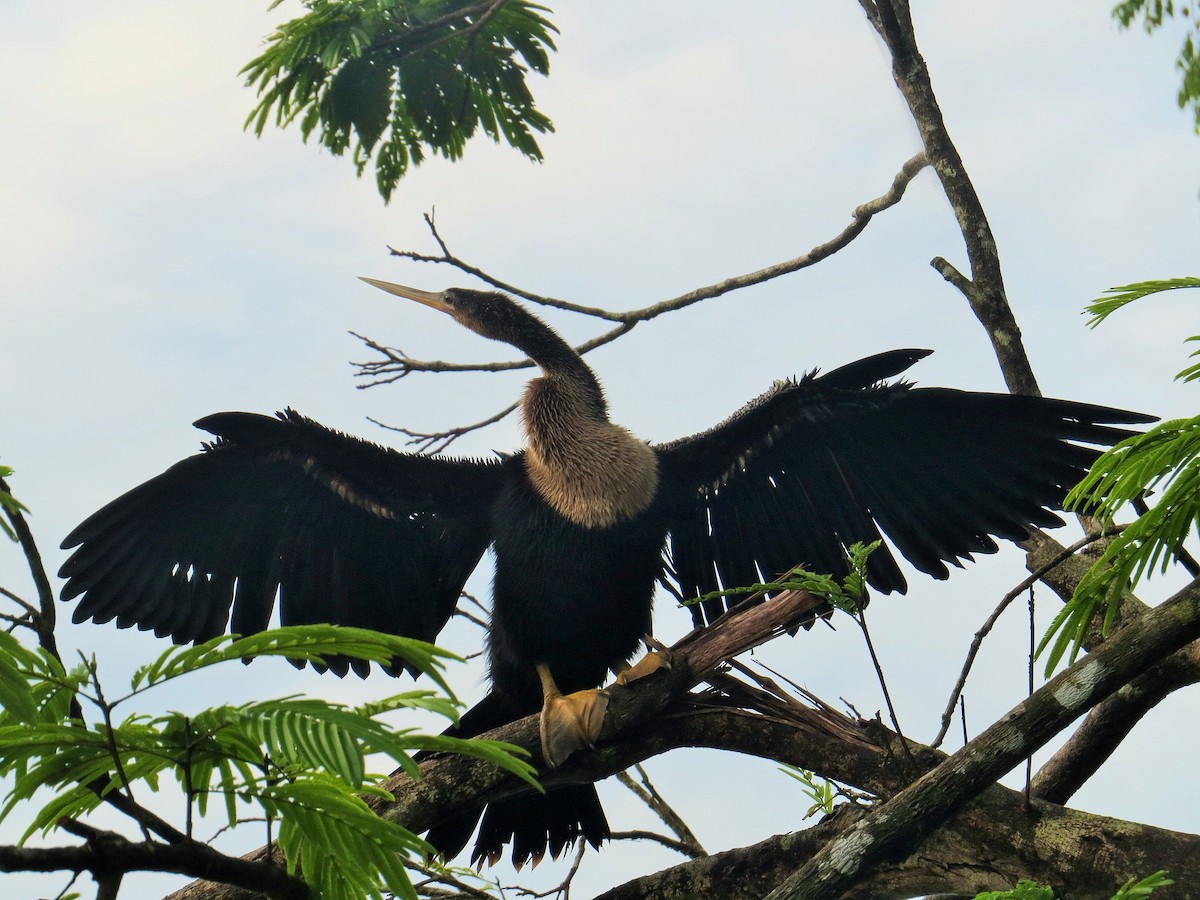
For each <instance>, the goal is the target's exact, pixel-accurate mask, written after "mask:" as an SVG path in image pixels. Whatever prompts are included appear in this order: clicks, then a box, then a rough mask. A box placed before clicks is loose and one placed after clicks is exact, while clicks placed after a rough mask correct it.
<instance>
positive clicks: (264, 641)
mask: <svg viewBox="0 0 1200 900" xmlns="http://www.w3.org/2000/svg"><path fill="white" fill-rule="evenodd" d="M338 655H341V656H350V657H353V658H355V659H364V660H368V661H370V662H376V663H379V664H380V665H382V666H391V665H393V664H395V662H396V661H398V660H399V661H402V662H404V663H405V664H407V665H410V666H412V667H413V668H415V669H417V670H418V671H420V672H422V673H424V674H425V675H428V676H429V677H430V678H431V679H433V681H434V682H435V683H436V684H437V685H438V687H440V688H441V689H442V690H443V691H445V692H446V693H447V694H449V695H450V696H451V697H453V692H452V691H451V690H450V685H449V684H448V683H447V682H446V680H445V678H444V677H443V676H442V673H441V669H442V666H443V663H442V661H443V660H447V659H459V657H458V656H456V655H455V654H453V653H451V652H450V651H448V650H442V649H441V648H439V647H435V646H434V645H433V644H429V643H426V642H425V641H418V640H415V639H413V638H405V637H398V636H396V635H391V634H384V633H382V632H377V631H369V630H367V629H365V628H348V627H346V626H342V625H289V626H287V627H285V628H274V629H271V630H269V631H263V632H259V633H258V634H253V635H249V636H248V637H241V636H239V635H228V634H226V635H221V636H219V637H215V638H213V639H212V640H210V641H205V642H204V643H202V644H196V645H195V646H175V647H171V648H170V649H168V650H166V651H164V652H163V653H162V655H160V656H159V657H158V659H156V660H155V661H154V662H152V663H150V664H149V665H146V666H142V667H141V668H140V669H138V670H137V672H136V673H134V676H133V679H132V681H131V686H132V688H133V689H134V690H135V691H136V690H142V689H144V688H146V687H151V686H153V685H156V684H160V683H162V682H164V681H167V680H169V679H172V678H177V677H179V676H180V675H186V674H188V673H190V672H195V671H198V670H200V669H203V668H206V667H207V666H212V665H216V664H218V663H223V662H229V661H231V660H243V659H250V658H253V657H256V656H283V657H286V658H288V659H293V660H305V661H307V662H313V663H320V662H322V661H324V660H325V659H326V658H327V657H332V656H338Z"/></svg>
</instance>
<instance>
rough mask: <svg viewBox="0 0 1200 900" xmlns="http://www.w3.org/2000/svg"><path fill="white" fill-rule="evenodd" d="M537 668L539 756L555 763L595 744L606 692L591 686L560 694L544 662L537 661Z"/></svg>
mask: <svg viewBox="0 0 1200 900" xmlns="http://www.w3.org/2000/svg"><path fill="white" fill-rule="evenodd" d="M537 670H538V675H539V676H540V677H541V679H542V696H543V703H542V715H541V722H540V728H541V737H542V756H544V757H545V758H546V762H547V763H549V764H550V766H552V767H557V766H560V765H562V764H563V763H564V762H565V761H566V759H567V757H568V756H570V755H571V754H572V753H574V752H575V751H576V750H580V749H582V748H584V747H592V746H594V745H595V743H596V741H597V739H599V737H600V727H601V726H602V725H603V724H604V713H605V711H606V710H607V709H608V693H607V692H606V691H604V690H603V689H601V688H591V689H590V690H586V691H576V692H575V693H573V694H565V695H564V694H563V693H562V692H561V691H559V689H558V686H557V685H556V684H555V683H554V678H553V676H551V674H550V668H549V667H548V666H546V665H544V664H542V665H539V666H538V667H537Z"/></svg>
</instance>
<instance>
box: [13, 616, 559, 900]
mask: <svg viewBox="0 0 1200 900" xmlns="http://www.w3.org/2000/svg"><path fill="white" fill-rule="evenodd" d="M334 654H342V655H349V656H354V657H357V658H360V659H369V660H373V661H376V662H380V663H384V664H389V663H391V662H393V661H394V660H396V659H402V660H404V661H405V662H406V663H408V664H410V665H412V666H415V667H416V668H418V669H420V670H422V671H424V672H426V673H428V674H430V675H431V676H433V677H434V678H435V680H436V681H437V682H438V683H439V684H441V685H444V681H442V679H441V675H440V673H439V672H438V667H439V666H440V664H441V660H442V659H443V658H445V657H448V656H450V654H448V653H446V652H445V651H441V650H438V649H437V648H435V647H432V646H431V645H427V644H422V643H421V642H419V641H410V640H407V639H404V638H397V637H394V636H392V635H386V634H376V633H374V632H369V631H364V630H361V629H346V628H337V627H334V626H320V625H318V626H310V625H306V626H294V627H289V628H280V629H276V630H274V631H268V632H264V633H262V634H258V635H254V636H253V637H250V638H239V637H234V636H224V637H221V638H218V639H215V640H213V641H209V642H207V643H205V644H202V645H199V646H197V647H172V648H171V649H169V650H167V651H166V652H164V653H163V654H161V655H160V656H159V658H158V659H156V660H155V661H154V662H153V663H151V664H149V665H147V666H144V667H142V668H141V669H139V670H138V671H137V672H136V673H135V674H134V676H133V678H132V681H131V684H130V691H129V692H128V693H127V694H125V695H124V696H122V697H120V698H118V699H116V700H107V699H105V695H104V693H103V691H102V690H101V689H100V681H99V676H98V674H97V670H96V665H95V663H94V662H90V661H84V663H83V664H81V665H80V666H79V667H77V669H76V670H74V671H72V672H66V671H65V670H64V669H63V667H62V665H61V664H59V663H58V661H57V660H56V659H54V658H53V657H52V656H50V655H48V654H46V653H44V652H43V651H40V650H31V649H29V648H27V647H24V646H23V645H21V644H20V643H19V642H18V641H17V640H16V639H15V638H14V637H12V636H11V635H8V634H4V633H0V701H2V702H3V710H2V711H0V775H3V776H7V777H8V778H10V779H11V781H12V784H13V787H12V790H11V791H10V792H9V795H8V798H7V801H6V803H5V805H4V807H3V809H0V820H2V819H4V818H5V817H7V816H9V815H10V814H11V813H12V812H13V811H14V809H16V808H17V807H18V806H19V805H21V804H23V803H25V802H34V801H38V802H40V801H41V800H42V798H43V797H44V796H45V791H44V789H49V792H50V794H51V799H50V800H49V802H43V804H42V805H41V806H40V807H39V808H37V809H36V810H35V811H34V813H33V814H32V816H31V819H30V824H29V826H28V828H27V829H26V832H25V835H24V837H23V838H22V840H25V839H27V838H28V837H30V836H31V835H33V834H35V833H38V832H42V833H46V832H49V831H52V830H54V829H55V828H56V827H57V826H58V823H59V822H60V820H61V819H62V818H63V817H69V818H71V819H81V818H84V817H86V816H87V815H88V814H89V813H90V812H92V811H93V810H94V809H95V808H96V807H97V806H99V805H100V803H102V802H103V800H104V797H105V796H107V795H108V794H109V793H111V792H113V791H120V792H122V793H123V794H125V795H126V796H127V797H128V798H129V799H131V800H134V801H135V802H136V795H135V792H136V791H140V790H145V789H149V790H152V791H157V790H158V789H159V788H160V783H161V782H162V781H163V779H167V780H168V781H173V782H175V783H176V784H177V785H178V786H179V788H180V789H181V791H182V794H183V797H184V803H185V811H186V820H187V823H188V824H187V832H188V834H189V836H190V833H191V823H192V821H193V814H194V813H199V814H200V815H205V814H207V813H209V812H210V806H211V805H212V804H211V801H213V800H216V809H217V810H223V812H224V819H225V821H226V822H227V824H228V825H229V826H231V827H232V826H235V825H238V824H239V823H240V822H241V821H242V820H243V819H244V818H245V817H246V816H247V814H248V812H249V811H250V810H254V809H257V812H256V813H254V815H255V816H257V817H258V818H261V817H262V816H264V815H265V816H266V818H267V819H268V820H269V821H270V822H271V823H272V825H273V826H274V825H275V824H277V825H278V840H279V844H280V847H281V848H282V850H283V851H284V853H285V855H286V858H287V863H288V867H289V870H290V871H295V870H296V869H297V867H302V870H303V877H304V879H305V880H306V881H307V882H308V884H309V885H310V886H311V887H312V888H313V890H314V893H315V894H316V895H318V896H321V897H322V898H335V900H343V898H344V900H359V898H363V897H378V898H382V897H384V896H385V892H387V893H391V894H394V895H396V896H401V897H412V898H415V897H416V893H415V891H414V889H413V887H412V884H411V882H410V881H409V878H408V875H407V873H406V870H405V867H404V863H405V861H406V860H407V859H409V858H410V857H411V856H414V855H423V854H426V853H428V852H430V850H431V848H430V847H429V846H428V845H427V844H426V843H425V842H424V841H423V840H421V839H420V838H419V837H417V836H416V835H415V834H413V833H412V832H410V831H408V830H407V829H405V828H402V827H401V826H399V825H396V824H395V823H392V822H388V821H385V820H383V819H380V818H379V817H378V816H376V815H375V813H374V812H372V811H371V810H370V808H369V807H368V806H367V805H366V803H365V802H364V800H363V796H364V795H372V794H375V795H385V796H386V792H384V791H381V790H380V789H378V788H377V787H375V786H374V784H375V782H377V781H378V780H379V779H380V776H379V775H373V774H371V773H370V772H369V771H368V768H367V760H368V757H369V756H371V755H372V754H382V755H384V756H386V757H387V758H388V759H389V760H390V762H391V763H393V764H394V765H399V766H400V767H402V768H403V769H404V770H405V771H406V772H408V773H409V774H411V775H414V776H416V775H418V774H419V771H418V769H417V766H416V764H415V762H414V761H413V759H412V753H413V752H415V751H418V750H443V751H451V752H460V753H466V754H469V755H472V756H475V757H478V758H481V759H485V760H488V761H490V762H492V763H494V764H496V765H498V766H501V767H502V768H504V769H506V770H508V771H510V772H513V773H515V774H516V775H518V776H520V777H521V778H524V779H525V780H527V781H529V782H530V783H531V784H534V785H535V786H536V782H535V781H534V780H533V771H534V770H533V769H532V767H531V766H530V765H529V764H528V763H526V762H525V761H523V760H522V759H519V758H518V757H517V756H515V755H514V751H516V752H518V753H519V752H520V751H519V750H517V748H514V747H511V746H508V745H503V744H499V743H496V742H492V741H483V740H463V739H459V738H449V737H444V736H435V735H426V734H421V733H418V732H416V731H414V730H412V729H400V728H396V727H394V726H392V725H390V724H388V723H387V722H385V721H382V717H384V716H386V715H387V714H389V713H392V712H394V711H397V710H407V709H422V710H431V711H433V712H436V713H438V714H440V715H442V716H445V717H446V718H450V719H454V718H456V717H457V702H456V701H455V700H454V699H453V696H452V695H448V693H439V692H434V691H428V690H414V691H408V692H405V693H400V694H396V695H394V696H392V697H389V698H386V699H384V700H378V701H374V702H372V703H369V704H366V705H363V706H359V707H349V706H344V705H341V704H337V703H329V702H326V701H323V700H316V699H312V698H307V697H284V698H281V699H276V700H266V701H257V702H253V703H247V704H243V705H238V706H235V705H223V706H217V707H214V708H211V709H205V710H201V711H199V712H196V713H193V714H187V713H183V712H169V713H167V714H165V715H160V716H156V717H153V718H151V717H148V716H146V715H143V714H140V713H136V712H135V713H132V714H130V715H128V716H126V717H125V718H124V719H121V720H118V718H117V716H116V715H115V713H116V712H117V710H118V708H120V707H122V706H124V705H125V704H127V703H128V702H130V701H131V700H133V699H134V698H136V697H139V696H140V695H141V694H142V693H144V692H145V691H147V690H152V689H153V688H154V687H156V686H158V685H161V684H164V683H166V682H167V681H170V680H172V679H175V678H179V677H184V676H187V675H191V674H193V673H195V672H197V671H199V670H202V669H205V668H207V667H208V666H211V665H215V664H217V663H226V662H231V661H240V660H242V659H245V658H247V657H251V656H264V655H281V656H287V657H290V658H302V659H306V660H311V661H314V662H320V660H321V659H322V658H323V657H327V656H330V655H334ZM73 696H78V697H79V698H80V700H81V701H83V702H84V703H86V704H88V706H89V707H90V708H91V709H93V710H96V711H98V712H99V717H98V718H99V721H97V722H96V723H94V724H90V723H88V722H86V721H82V720H80V719H78V718H72V717H71V714H70V702H71V698H72V697H73ZM394 765H391V766H389V769H390V768H393V767H394Z"/></svg>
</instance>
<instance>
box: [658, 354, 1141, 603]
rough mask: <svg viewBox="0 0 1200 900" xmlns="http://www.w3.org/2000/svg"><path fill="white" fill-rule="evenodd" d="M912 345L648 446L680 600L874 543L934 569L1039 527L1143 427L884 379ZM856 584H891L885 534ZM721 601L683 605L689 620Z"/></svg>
mask: <svg viewBox="0 0 1200 900" xmlns="http://www.w3.org/2000/svg"><path fill="white" fill-rule="evenodd" d="M927 354H928V351H922V350H895V351H892V352H890V353H883V354H879V355H878V356H873V357H869V358H867V359H863V360H859V361H858V362H855V363H851V364H849V365H847V366H844V367H842V368H840V369H836V370H833V371H831V372H829V373H827V374H825V375H816V374H810V375H806V376H805V377H803V378H801V379H800V380H798V381H787V382H780V383H778V384H776V385H775V386H774V387H773V388H772V389H771V390H769V391H768V392H767V393H765V394H763V395H762V396H761V397H759V398H757V399H756V400H754V401H752V402H751V403H750V404H748V405H747V406H746V407H744V408H743V409H742V410H740V411H739V412H738V413H736V414H735V415H733V416H732V417H731V418H729V419H728V420H726V421H725V422H723V423H722V424H720V425H718V426H717V427H716V428H714V429H712V430H710V431H707V432H704V433H702V434H699V435H695V436H694V437H690V438H684V439H682V440H679V441H674V442H672V443H669V444H663V445H660V446H658V447H657V448H656V450H657V452H658V455H659V462H660V467H661V470H662V480H663V491H664V500H665V502H666V503H667V505H668V509H669V511H670V516H671V524H670V533H671V537H670V558H669V563H670V568H671V571H672V572H673V573H674V577H675V581H676V582H677V586H678V588H679V591H680V593H681V595H682V596H683V597H684V598H685V599H686V598H691V597H697V596H700V595H702V594H706V593H710V592H713V591H717V590H723V589H727V588H732V587H738V586H743V585H748V584H754V583H758V582H762V581H771V580H774V579H775V578H776V577H777V576H778V575H781V574H783V573H786V572H788V571H790V570H791V569H792V568H794V567H795V566H797V565H802V566H804V567H805V568H807V569H809V570H811V571H815V572H819V573H825V574H834V575H839V574H841V573H844V572H845V569H846V565H845V558H846V548H847V547H849V546H850V545H851V544H853V543H855V542H859V541H861V542H864V543H869V542H872V541H876V540H880V538H881V537H883V536H885V535H886V537H887V539H888V540H889V541H890V542H891V544H892V545H893V546H894V547H895V549H897V550H898V551H899V552H900V554H901V555H903V556H904V557H905V558H906V559H908V560H909V561H910V562H911V563H912V564H913V565H914V566H916V567H917V568H918V569H920V570H921V571H923V572H926V573H928V574H930V575H932V576H933V577H935V578H945V577H947V575H948V574H949V573H948V569H947V567H946V564H947V563H952V564H954V565H960V564H961V560H964V559H970V558H971V554H973V553H993V552H995V551H996V549H997V546H996V542H995V540H994V539H993V538H994V537H1000V538H1006V539H1011V540H1020V539H1021V538H1023V537H1024V536H1025V534H1026V529H1027V527H1028V526H1037V527H1052V526H1055V525H1059V524H1061V522H1062V520H1061V519H1060V518H1059V517H1058V516H1057V515H1055V514H1054V513H1053V512H1050V510H1049V508H1056V507H1058V505H1059V504H1060V503H1061V502H1062V499H1063V497H1064V495H1065V494H1066V492H1067V490H1068V489H1070V488H1071V487H1072V486H1073V485H1075V484H1076V483H1077V482H1078V481H1079V479H1080V478H1081V477H1082V475H1083V473H1084V472H1085V471H1086V470H1087V468H1088V467H1089V466H1090V465H1091V463H1092V461H1093V460H1094V459H1095V458H1096V456H1097V455H1098V451H1097V450H1096V449H1094V447H1091V446H1085V445H1100V446H1108V445H1111V444H1113V443H1115V442H1116V441H1118V440H1120V439H1122V438H1124V437H1126V436H1128V435H1129V434H1130V433H1131V432H1129V431H1127V430H1125V429H1122V428H1118V427H1114V426H1115V425H1118V424H1127V423H1142V422H1150V421H1153V417H1150V416H1144V415H1140V414H1138V413H1131V412H1125V411H1122V410H1115V409H1109V408H1107V407H1101V406H1091V405H1088V404H1084V403H1071V402H1067V401H1062V400H1049V399H1044V398H1041V397H1027V396H1017V395H1012V394H985V393H972V392H967V391H957V390H949V389H944V388H913V387H912V386H911V385H910V384H908V383H904V382H899V383H886V382H884V381H883V379H886V378H890V377H892V376H894V375H897V374H899V373H900V372H902V371H904V370H905V369H907V368H908V367H909V366H910V365H912V364H913V363H914V362H915V361H916V360H918V359H920V358H922V357H924V356H926V355H927ZM867 575H868V582H869V583H870V584H871V586H872V587H874V588H876V589H878V590H880V591H883V592H885V593H890V592H891V591H903V590H904V589H905V587H906V585H905V579H904V576H903V574H902V573H901V571H900V569H899V567H898V566H897V564H896V560H895V558H894V557H893V555H892V553H891V552H890V550H889V549H888V546H887V542H885V543H884V545H883V546H881V547H880V549H879V550H878V551H877V552H876V553H875V554H873V555H872V556H871V558H870V560H869V563H868V572H867ZM725 607H726V604H725V603H724V602H722V601H721V600H710V601H707V602H706V603H705V604H703V605H702V606H697V607H693V616H694V617H695V618H696V620H697V622H698V623H701V622H703V621H705V620H707V621H711V620H712V619H713V618H714V617H715V616H716V615H718V614H720V613H721V612H722V611H724V609H725Z"/></svg>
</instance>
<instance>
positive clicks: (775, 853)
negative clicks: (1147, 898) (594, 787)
mask: <svg viewBox="0 0 1200 900" xmlns="http://www.w3.org/2000/svg"><path fill="white" fill-rule="evenodd" d="M864 816H865V811H863V810H861V809H856V808H853V807H846V806H843V807H839V808H838V810H837V811H836V812H835V813H834V815H833V816H832V817H830V818H828V819H826V820H825V821H823V822H821V823H820V824H819V825H816V826H814V827H812V828H809V829H807V830H805V831H799V832H794V833H791V834H784V835H776V836H774V837H771V838H768V839H767V840H765V841H762V842H760V843H758V844H754V845H752V846H749V847H741V848H738V849H736V850H729V851H726V852H723V853H715V854H713V855H712V856H708V857H705V858H704V859H701V860H696V861H689V862H685V863H681V864H679V865H677V866H673V867H671V868H668V869H664V870H663V871H661V872H657V873H655V874H652V875H646V876H644V877H641V878H637V879H635V880H633V881H630V882H627V883H626V884H623V885H621V886H619V887H616V888H613V889H612V890H609V891H606V892H604V893H603V894H600V895H599V897H597V898H596V900H685V898H687V900H690V898H693V897H721V898H724V900H751V898H753V900H758V898H761V897H762V896H764V895H765V894H766V893H767V892H769V891H770V890H771V889H772V888H773V887H774V886H775V885H777V884H779V883H780V881H781V880H782V879H783V878H784V877H785V876H786V875H787V874H788V873H789V872H792V871H795V869H796V868H798V867H799V866H801V865H803V864H804V862H806V861H807V860H808V859H810V858H811V857H812V856H813V855H814V854H816V852H817V851H819V850H820V848H821V847H822V846H824V845H825V844H826V843H828V842H829V841H830V840H833V839H834V838H836V837H838V836H841V835H844V834H845V833H846V832H847V831H848V830H849V829H850V828H852V827H853V826H855V825H856V824H858V823H859V822H860V821H861V820H862V819H863V818H864ZM1164 860H1170V865H1171V866H1172V874H1173V875H1174V877H1175V880H1176V883H1177V884H1196V883H1200V837H1197V836H1195V835H1187V834H1180V833H1178V832H1173V831H1166V830H1165V829H1161V828H1153V827H1149V826H1144V825H1137V824H1134V823H1131V822H1123V821H1120V820H1116V819H1108V818H1105V817H1102V816H1094V815H1090V814H1088V813H1081V812H1077V811H1075V810H1070V809H1064V808H1062V807H1058V806H1054V805H1052V804H1049V803H1039V802H1035V803H1034V804H1033V805H1032V808H1031V809H1029V810H1026V809H1025V808H1024V804H1023V800H1022V798H1021V795H1020V794H1019V793H1017V792H1016V791H1010V790H1007V789H1005V788H1001V787H993V788H989V789H988V790H987V791H985V792H984V793H983V794H982V795H981V796H980V797H978V798H977V799H976V800H975V801H974V802H973V803H972V804H971V805H970V806H969V807H968V808H967V809H965V810H963V812H962V813H960V814H959V815H957V816H955V817H954V818H953V819H951V820H950V821H949V822H947V823H946V825H945V826H943V827H942V828H941V829H939V830H938V831H937V832H935V833H934V834H933V835H932V836H931V837H930V838H929V840H927V841H926V842H925V843H924V844H923V845H922V846H921V848H920V849H919V850H918V851H917V852H916V853H914V854H912V855H911V856H909V857H908V858H907V859H905V860H902V861H901V862H899V863H897V864H896V865H894V866H889V867H887V868H886V869H885V870H882V871H880V872H878V873H876V874H875V875H873V876H872V877H871V878H869V879H867V880H865V881H863V882H862V883H861V884H859V885H858V886H856V887H855V888H853V889H851V890H850V891H849V892H848V893H846V894H845V895H844V897H846V898H847V900H868V898H869V900H903V898H908V897H916V896H921V895H931V894H934V893H935V892H937V893H939V894H941V892H954V893H955V894H956V895H964V896H966V897H974V896H975V895H976V894H977V893H979V892H981V891H993V890H1003V889H1006V888H1011V887H1012V885H1013V884H1015V883H1016V882H1017V881H1018V880H1020V879H1021V878H1029V879H1032V880H1035V881H1037V882H1038V883H1040V884H1045V883H1050V884H1054V885H1069V887H1070V891H1071V896H1075V897H1110V896H1112V894H1113V893H1115V891H1116V889H1117V888H1118V887H1119V886H1120V885H1121V884H1122V883H1123V882H1124V881H1125V880H1126V878H1127V877H1128V874H1129V873H1135V872H1141V873H1149V872H1152V871H1156V870H1157V869H1158V868H1161V867H1162V866H1163V865H1164V862H1163V861H1164Z"/></svg>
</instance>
